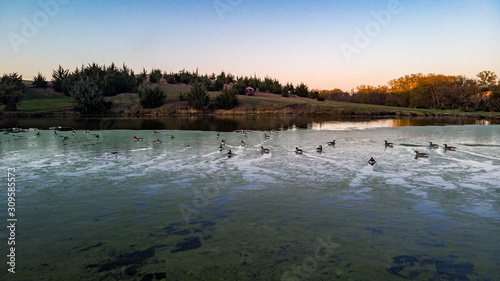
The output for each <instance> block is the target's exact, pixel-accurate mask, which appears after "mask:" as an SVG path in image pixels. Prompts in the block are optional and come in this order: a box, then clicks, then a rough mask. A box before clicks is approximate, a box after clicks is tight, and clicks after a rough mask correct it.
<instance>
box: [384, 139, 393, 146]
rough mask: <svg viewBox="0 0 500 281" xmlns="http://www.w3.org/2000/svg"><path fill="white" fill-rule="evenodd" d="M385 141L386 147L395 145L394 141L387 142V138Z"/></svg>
mask: <svg viewBox="0 0 500 281" xmlns="http://www.w3.org/2000/svg"><path fill="white" fill-rule="evenodd" d="M384 142H385V147H393V145H394V144H393V143H392V142H387V141H386V140H385V141H384Z"/></svg>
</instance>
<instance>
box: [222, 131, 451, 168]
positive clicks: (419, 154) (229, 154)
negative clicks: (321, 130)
mask: <svg viewBox="0 0 500 281" xmlns="http://www.w3.org/2000/svg"><path fill="white" fill-rule="evenodd" d="M242 132H243V136H244V137H246V136H247V134H246V132H245V130H243V131H242ZM219 138H220V134H217V139H219ZM264 139H266V140H268V139H270V136H269V135H268V134H266V133H264ZM223 145H226V141H225V140H224V139H222V140H221V142H220V145H219V151H220V152H222V151H223V150H224V147H223ZM327 145H329V146H335V140H333V141H330V142H327ZM384 145H385V147H386V148H387V147H390V148H392V147H394V143H392V142H388V141H387V140H385V141H384ZM241 146H245V142H244V141H243V140H242V141H241ZM428 147H429V148H438V147H439V145H437V144H435V143H432V142H429V146H428ZM443 147H444V150H451V151H454V150H455V149H456V147H454V146H448V145H447V144H444V145H443ZM260 152H261V153H269V152H270V150H269V148H264V146H261V147H260ZM316 152H318V153H321V152H323V146H322V145H321V144H320V145H319V146H318V147H317V148H316ZM295 153H296V154H302V153H303V150H302V149H300V148H298V147H295ZM226 155H227V157H228V158H230V157H232V156H233V155H234V154H233V153H232V152H231V149H228V150H227V153H226ZM428 156H429V154H427V153H423V152H418V151H416V150H415V158H420V157H422V158H427V157H428ZM376 162H377V161H376V160H375V159H374V158H373V157H370V159H369V160H368V163H369V164H370V165H372V166H373V165H375V163H376Z"/></svg>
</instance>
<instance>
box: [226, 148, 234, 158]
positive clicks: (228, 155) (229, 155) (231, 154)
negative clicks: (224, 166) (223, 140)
mask: <svg viewBox="0 0 500 281" xmlns="http://www.w3.org/2000/svg"><path fill="white" fill-rule="evenodd" d="M231 156H233V153H232V152H231V149H229V150H228V151H227V157H228V158H230V157H231Z"/></svg>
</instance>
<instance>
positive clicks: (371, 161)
mask: <svg viewBox="0 0 500 281" xmlns="http://www.w3.org/2000/svg"><path fill="white" fill-rule="evenodd" d="M375 163H377V161H375V159H373V157H371V158H370V160H368V164H370V165H372V166H373V165H375Z"/></svg>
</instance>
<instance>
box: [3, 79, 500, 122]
mask: <svg viewBox="0 0 500 281" xmlns="http://www.w3.org/2000/svg"><path fill="white" fill-rule="evenodd" d="M160 87H161V88H162V89H163V90H164V91H165V93H166V94H167V102H166V104H165V105H163V106H161V107H159V108H155V109H143V108H142V107H141V106H140V105H139V96H138V94H137V93H123V94H119V95H116V96H114V97H106V99H107V100H110V101H112V102H113V105H112V108H111V111H110V114H115V115H185V114H195V115H196V114H202V113H204V114H214V115H245V114H255V115H273V114H299V115H324V116H330V115H332V116H420V117H424V116H430V117H432V116H467V117H475V118H489V119H500V113H493V112H459V111H453V110H434V109H419V108H415V109H410V108H403V107H393V106H382V105H371V104H358V103H348V102H337V101H331V100H325V101H317V100H314V99H310V98H303V97H298V96H294V95H292V96H290V97H282V96H281V95H276V94H270V93H262V92H256V93H255V96H239V97H238V98H239V101H240V102H239V105H238V106H237V107H235V108H234V109H231V110H222V109H216V108H215V107H213V106H211V107H209V108H208V109H207V110H205V111H203V112H200V111H197V110H193V109H191V108H190V107H189V106H188V105H187V103H186V102H185V101H180V100H179V94H181V93H186V92H188V91H189V88H190V86H189V85H185V84H174V85H171V84H161V85H160ZM219 93H220V92H209V95H210V99H211V100H214V99H215V97H216V96H217V95H218V94H219ZM74 105H75V104H74V102H73V99H72V98H71V97H67V96H65V95H64V94H62V93H57V92H54V90H53V89H52V88H51V87H48V88H45V89H37V88H34V87H31V86H28V87H27V88H26V92H25V99H24V101H22V102H21V104H20V106H19V109H18V111H17V112H5V111H3V106H0V110H2V111H3V114H7V115H8V114H15V115H23V114H26V115H30V114H41V115H47V116H48V115H61V114H78V113H77V112H75V111H74V110H73V108H74Z"/></svg>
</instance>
